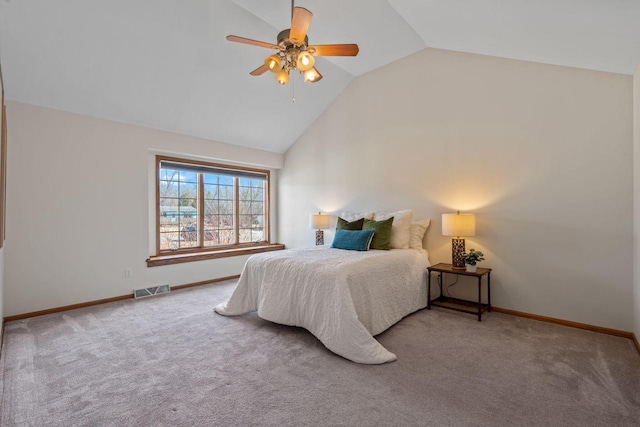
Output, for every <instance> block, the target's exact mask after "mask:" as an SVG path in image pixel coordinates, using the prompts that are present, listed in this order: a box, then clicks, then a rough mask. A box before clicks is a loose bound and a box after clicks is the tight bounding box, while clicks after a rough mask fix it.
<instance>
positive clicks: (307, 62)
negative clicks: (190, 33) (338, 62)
mask: <svg viewBox="0 0 640 427" xmlns="http://www.w3.org/2000/svg"><path fill="white" fill-rule="evenodd" d="M312 17H313V14H312V13H311V12H309V11H308V10H307V9H305V8H303V7H295V6H294V4H293V1H292V2H291V28H288V29H286V30H283V31H280V33H279V34H278V38H277V40H278V44H277V45H274V44H271V43H267V42H261V41H258V40H252V39H247V38H244V37H238V36H232V35H230V36H227V40H229V41H232V42H236V43H244V44H250V45H252V46H260V47H264V48H268V49H276V50H278V53H274V54H273V55H269V56H268V57H267V58H266V59H265V60H264V65H262V66H260V67H258V68H256V69H255V70H253V71H252V72H251V73H250V74H251V75H252V76H260V75H262V74H263V73H265V72H266V71H267V70H269V71H272V72H274V73H276V76H275V79H276V80H277V81H278V83H280V84H281V85H286V84H287V83H289V74H290V73H291V72H292V71H297V72H299V73H300V74H302V77H303V79H304V81H305V83H306V82H309V83H316V82H319V81H320V80H322V74H320V72H319V71H318V69H317V68H315V63H316V59H315V56H356V55H357V54H358V51H359V48H358V45H357V44H329V45H317V46H309V37H307V29H308V28H309V24H311V18H312Z"/></svg>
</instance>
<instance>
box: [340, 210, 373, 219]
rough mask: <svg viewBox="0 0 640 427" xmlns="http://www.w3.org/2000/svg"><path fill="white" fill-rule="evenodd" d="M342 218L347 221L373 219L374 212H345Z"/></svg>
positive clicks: (341, 215)
mask: <svg viewBox="0 0 640 427" xmlns="http://www.w3.org/2000/svg"><path fill="white" fill-rule="evenodd" d="M340 218H344V219H346V220H347V221H355V220H357V219H360V218H364V219H373V212H364V213H358V212H349V211H345V212H342V213H341V214H340Z"/></svg>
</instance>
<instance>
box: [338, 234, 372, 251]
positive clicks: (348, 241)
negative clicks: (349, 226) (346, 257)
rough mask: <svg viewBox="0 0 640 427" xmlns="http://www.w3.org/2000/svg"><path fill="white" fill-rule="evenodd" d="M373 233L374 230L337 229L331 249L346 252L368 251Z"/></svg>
mask: <svg viewBox="0 0 640 427" xmlns="http://www.w3.org/2000/svg"><path fill="white" fill-rule="evenodd" d="M375 231H376V230H374V229H369V230H343V229H341V228H338V229H337V230H336V235H335V236H334V237H333V243H331V247H332V248H336V249H346V250H348V251H368V250H369V245H370V244H371V239H373V235H374V234H375Z"/></svg>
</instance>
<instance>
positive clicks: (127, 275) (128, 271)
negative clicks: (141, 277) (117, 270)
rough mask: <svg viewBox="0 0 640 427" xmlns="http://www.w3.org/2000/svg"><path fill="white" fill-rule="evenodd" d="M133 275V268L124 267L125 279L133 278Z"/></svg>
mask: <svg viewBox="0 0 640 427" xmlns="http://www.w3.org/2000/svg"><path fill="white" fill-rule="evenodd" d="M132 277H133V270H131V269H130V268H125V269H124V278H125V279H131V278H132Z"/></svg>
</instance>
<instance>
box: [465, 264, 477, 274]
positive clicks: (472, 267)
mask: <svg viewBox="0 0 640 427" xmlns="http://www.w3.org/2000/svg"><path fill="white" fill-rule="evenodd" d="M466 266H467V272H469V273H475V272H476V268H477V265H471V264H466Z"/></svg>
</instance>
